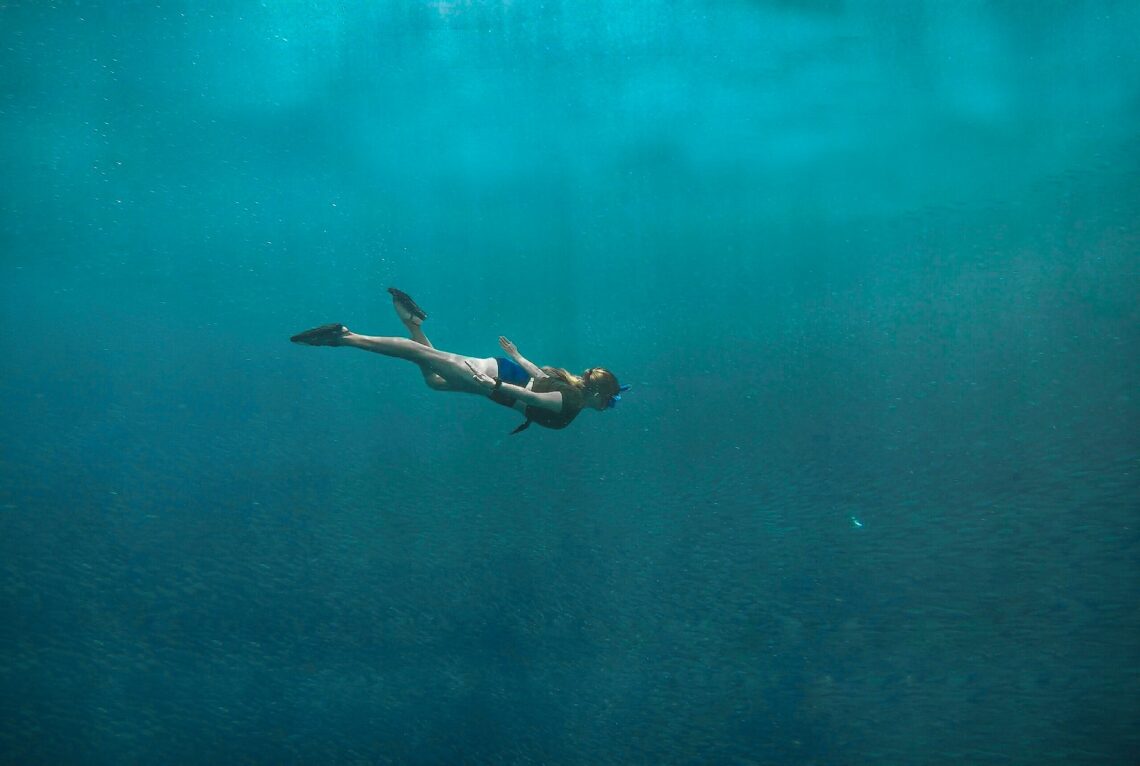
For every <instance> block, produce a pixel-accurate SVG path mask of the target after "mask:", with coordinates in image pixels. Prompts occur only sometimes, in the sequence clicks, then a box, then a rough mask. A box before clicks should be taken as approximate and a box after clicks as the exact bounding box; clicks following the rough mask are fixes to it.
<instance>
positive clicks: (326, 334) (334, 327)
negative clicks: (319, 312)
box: [289, 324, 348, 346]
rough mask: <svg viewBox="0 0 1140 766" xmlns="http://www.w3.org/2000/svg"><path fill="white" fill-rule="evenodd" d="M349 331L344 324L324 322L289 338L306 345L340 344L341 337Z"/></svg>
mask: <svg viewBox="0 0 1140 766" xmlns="http://www.w3.org/2000/svg"><path fill="white" fill-rule="evenodd" d="M347 332H348V328H347V327H345V326H344V325H342V324H323V325H321V326H320V327H314V328H313V329H311V330H305V331H304V332H299V333H297V334H296V335H294V336H293V337H292V338H290V339H289V340H291V341H293V342H294V343H304V344H305V345H306V346H339V345H340V339H341V338H343V337H344V334H345V333H347Z"/></svg>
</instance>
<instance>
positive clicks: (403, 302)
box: [388, 287, 427, 322]
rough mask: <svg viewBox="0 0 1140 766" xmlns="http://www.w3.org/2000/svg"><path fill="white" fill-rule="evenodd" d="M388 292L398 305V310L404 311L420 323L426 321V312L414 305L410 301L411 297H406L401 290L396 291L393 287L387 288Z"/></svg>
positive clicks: (414, 303)
mask: <svg viewBox="0 0 1140 766" xmlns="http://www.w3.org/2000/svg"><path fill="white" fill-rule="evenodd" d="M388 292H390V293H392V300H394V301H396V303H398V304H399V305H400V308H402V309H404V310H405V311H407V312H408V313H409V314H411V315H412V316H413V317H415V318H416V319H418V320H420V321H421V322H422V321H424V320H425V319H427V312H426V311H424V310H423V309H421V308H420V307H419V306H417V305H416V302H415V301H414V300H412V296H410V295H408V294H407V293H406V292H404V291H403V290H397V289H396V288H394V287H389V288H388Z"/></svg>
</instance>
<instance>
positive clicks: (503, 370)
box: [495, 356, 530, 386]
mask: <svg viewBox="0 0 1140 766" xmlns="http://www.w3.org/2000/svg"><path fill="white" fill-rule="evenodd" d="M495 361H496V362H498V363H499V380H501V381H503V382H504V383H510V384H512V385H515V386H526V384H527V383H529V382H530V375H528V374H527V371H526V370H524V369H523V368H522V367H521V366H520V365H519V364H518V362H516V361H515V360H514V359H507V358H506V357H505V356H497V357H495Z"/></svg>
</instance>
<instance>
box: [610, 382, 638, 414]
mask: <svg viewBox="0 0 1140 766" xmlns="http://www.w3.org/2000/svg"><path fill="white" fill-rule="evenodd" d="M631 388H633V386H631V385H629V384H626V385H624V386H623V385H618V393H616V394H614V395H613V396H611V397H610V400H609V401H608V402H606V409H607V410H612V409H613V408H614V407H617V405H618V402H620V401H621V395H622V394H624V393H625V392H626V391H628V390H629V389H631Z"/></svg>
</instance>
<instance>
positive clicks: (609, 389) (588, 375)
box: [582, 367, 629, 410]
mask: <svg viewBox="0 0 1140 766" xmlns="http://www.w3.org/2000/svg"><path fill="white" fill-rule="evenodd" d="M582 381H583V382H584V386H583V389H582V393H584V394H585V396H586V406H587V407H593V408H594V409H595V410H605V409H609V408H611V407H615V406H617V403H618V402H620V401H621V395H622V392H623V391H628V390H629V386H623V385H621V384H620V383H618V379H617V376H616V375H614V374H613V373H612V372H610V371H609V370H606V369H603V368H601V367H591V368H590V369H588V370H586V371H585V372H583V373H582Z"/></svg>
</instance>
